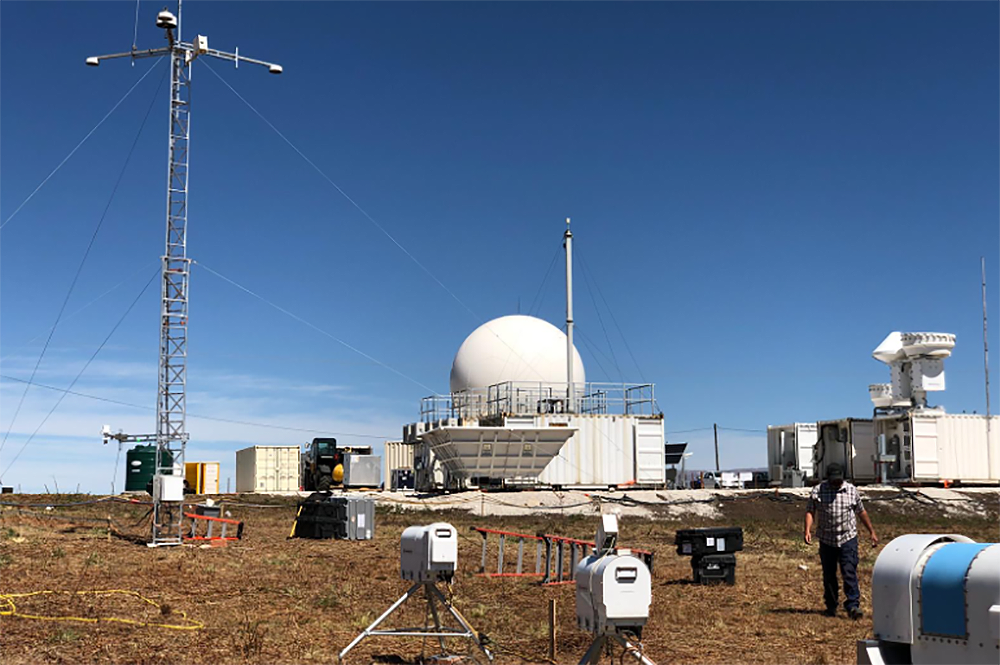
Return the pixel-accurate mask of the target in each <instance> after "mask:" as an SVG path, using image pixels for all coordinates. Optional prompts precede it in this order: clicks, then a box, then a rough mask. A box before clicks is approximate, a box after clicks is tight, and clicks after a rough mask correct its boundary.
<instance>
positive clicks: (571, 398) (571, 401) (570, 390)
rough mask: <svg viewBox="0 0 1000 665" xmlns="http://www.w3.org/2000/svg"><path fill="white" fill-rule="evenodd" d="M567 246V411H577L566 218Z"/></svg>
mask: <svg viewBox="0 0 1000 665" xmlns="http://www.w3.org/2000/svg"><path fill="white" fill-rule="evenodd" d="M563 247H565V248H566V411H568V412H569V413H576V385H575V384H574V383H573V360H574V358H573V232H572V231H570V230H569V217H567V218H566V232H565V233H564V234H563Z"/></svg>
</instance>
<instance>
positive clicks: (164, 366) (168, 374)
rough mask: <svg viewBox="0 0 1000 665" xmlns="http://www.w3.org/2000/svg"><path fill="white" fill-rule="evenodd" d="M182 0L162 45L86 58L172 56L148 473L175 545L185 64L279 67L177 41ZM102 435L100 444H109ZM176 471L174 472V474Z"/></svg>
mask: <svg viewBox="0 0 1000 665" xmlns="http://www.w3.org/2000/svg"><path fill="white" fill-rule="evenodd" d="M181 2H182V0H178V2H177V16H174V15H173V14H172V13H170V12H169V11H168V10H166V9H164V10H163V11H161V12H160V13H159V14H157V16H156V27H158V28H160V29H162V30H163V31H164V32H165V37H166V40H167V46H164V47H161V48H155V49H146V50H138V49H137V48H136V47H135V45H134V44H133V46H132V50H131V51H128V52H126V53H112V54H108V55H99V56H92V57H89V58H87V64H88V65H91V66H93V67H97V66H98V65H100V64H101V61H103V60H111V59H113V58H129V59H130V60H133V61H134V60H136V59H137V58H162V57H165V56H166V57H169V58H170V125H169V129H168V138H169V143H168V147H169V150H168V157H167V229H166V251H165V252H164V255H163V269H162V282H161V287H160V293H161V300H162V302H161V306H160V365H159V375H158V377H159V378H158V389H157V398H156V435H155V440H156V462H155V465H156V471H155V475H154V476H153V529H152V540H151V541H150V543H149V544H150V546H154V547H155V546H158V545H179V544H180V543H181V532H182V527H183V517H184V514H183V513H184V511H183V502H184V448H185V446H186V444H187V441H188V433H187V424H186V423H187V324H188V280H189V276H190V269H191V260H190V259H189V258H188V256H187V215H188V210H187V198H188V161H189V148H190V143H191V106H190V100H191V65H192V63H193V62H194V61H195V59H196V58H198V57H201V56H209V57H213V58H218V59H220V60H228V61H230V62H232V63H234V64H235V66H236V67H239V64H240V62H245V63H249V64H253V65H263V66H265V67H267V68H268V71H270V72H271V73H272V74H280V73H281V72H282V68H281V65H276V64H274V63H270V62H264V61H263V60H255V59H253V58H247V57H245V56H241V55H240V54H239V49H237V50H236V52H235V53H227V52H224V51H217V50H215V49H210V48H209V47H208V37H206V36H203V35H198V36H196V37H195V39H194V41H193V42H190V43H186V42H183V41H181V28H180V26H181ZM108 438H109V437H108V435H107V433H105V443H107V441H108ZM110 438H115V439H117V440H118V441H119V442H124V441H142V440H148V439H152V438H154V436H153V435H129V434H118V435H114V436H112V437H110ZM178 469H179V471H178Z"/></svg>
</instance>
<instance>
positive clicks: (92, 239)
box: [0, 68, 168, 452]
mask: <svg viewBox="0 0 1000 665" xmlns="http://www.w3.org/2000/svg"><path fill="white" fill-rule="evenodd" d="M149 71H152V68H150V70H149ZM167 71H168V70H163V76H161V77H160V84H159V85H158V86H157V88H156V92H154V93H153V99H152V100H150V102H149V108H147V109H146V115H144V116H143V118H142V122H141V123H140V124H139V130H138V131H137V132H136V133H135V138H134V139H133V140H132V145H131V146H130V147H129V150H128V155H126V156H125V163H124V164H122V168H121V171H119V173H118V179H117V180H115V184H114V187H112V188H111V195H110V196H109V197H108V202H107V203H106V204H105V206H104V212H102V213H101V217H100V219H98V220H97V226H96V227H95V228H94V232H93V233H92V234H91V236H90V242H88V243H87V248H86V249H85V250H84V252H83V257H82V258H81V259H80V265H78V266H77V268H76V274H74V275H73V280H72V281H71V282H70V284H69V289H68V290H67V291H66V297H65V298H63V301H62V305H61V306H60V307H59V313H58V314H56V322H55V323H54V324H52V328H51V329H50V330H49V334H48V337H46V338H45V344H44V345H42V351H41V353H39V354H38V360H36V361H35V367H34V369H32V370H31V378H30V379H29V383H27V384H25V386H24V392H23V393H21V399H20V400H19V401H18V403H17V408H16V409H14V417H13V418H11V420H10V426H9V427H8V428H7V431H6V433H4V435H3V440H2V441H0V452H2V451H3V448H4V446H5V445H7V438H8V437H9V436H10V432H11V430H12V429H14V424H15V423H16V422H17V416H18V414H20V413H21V407H22V406H24V400H25V398H26V397H27V396H28V390H29V389H30V388H31V383H30V381H33V380H34V379H35V374H37V373H38V368H39V367H40V366H41V364H42V359H43V358H45V352H46V351H48V349H49V344H50V343H51V342H52V336H53V335H55V332H56V328H58V327H59V321H61V320H62V315H63V312H65V311H66V305H68V304H69V299H70V297H71V296H72V295H73V290H74V289H75V288H76V283H77V281H79V279H80V274H81V273H82V272H83V266H84V265H85V264H86V263H87V258H88V257H89V256H90V250H91V249H93V248H94V242H95V241H96V240H97V235H98V234H99V233H100V232H101V227H102V226H104V220H105V219H107V216H108V211H109V210H110V209H111V203H112V202H113V201H114V200H115V194H117V193H118V187H119V186H120V185H121V183H122V178H124V177H125V171H126V170H127V169H128V163H129V161H130V160H131V159H132V154H133V153H134V152H135V146H136V145H138V143H139V137H141V136H142V130H143V129H144V128H145V127H146V121H147V120H148V119H149V114H150V113H151V112H152V111H153V104H154V103H155V102H156V97H157V95H159V93H160V88H162V87H163V80H164V79H165V78H166V75H167ZM147 73H148V72H147ZM140 80H141V79H140Z"/></svg>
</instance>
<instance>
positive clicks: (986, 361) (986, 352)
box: [979, 256, 993, 470]
mask: <svg viewBox="0 0 1000 665" xmlns="http://www.w3.org/2000/svg"><path fill="white" fill-rule="evenodd" d="M979 266H980V269H981V270H982V273H983V369H984V370H985V374H984V376H985V377H986V450H987V452H988V451H989V450H990V445H989V440H990V425H991V423H990V348H989V341H988V340H989V338H988V336H987V334H986V257H984V256H981V257H979ZM989 463H990V464H991V465H992V463H993V462H992V461H990V462H989ZM992 468H993V467H992V466H990V469H991V470H992Z"/></svg>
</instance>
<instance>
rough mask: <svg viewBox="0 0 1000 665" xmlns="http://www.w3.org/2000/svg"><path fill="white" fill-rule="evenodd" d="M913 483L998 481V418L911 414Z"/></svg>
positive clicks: (999, 471)
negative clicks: (988, 420)
mask: <svg viewBox="0 0 1000 665" xmlns="http://www.w3.org/2000/svg"><path fill="white" fill-rule="evenodd" d="M911 419H912V423H913V480H914V481H915V482H940V481H942V480H948V481H953V482H954V481H961V482H964V483H996V482H997V481H998V480H1000V416H992V417H991V418H990V422H989V425H990V427H989V430H990V431H989V439H988V440H987V433H986V431H987V421H986V416H981V415H974V414H957V413H956V414H943V415H938V416H934V415H924V414H920V415H916V414H914V415H912V416H911Z"/></svg>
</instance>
